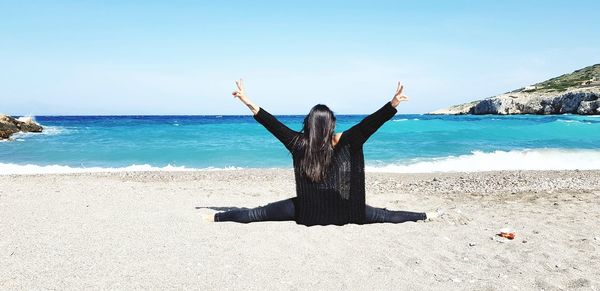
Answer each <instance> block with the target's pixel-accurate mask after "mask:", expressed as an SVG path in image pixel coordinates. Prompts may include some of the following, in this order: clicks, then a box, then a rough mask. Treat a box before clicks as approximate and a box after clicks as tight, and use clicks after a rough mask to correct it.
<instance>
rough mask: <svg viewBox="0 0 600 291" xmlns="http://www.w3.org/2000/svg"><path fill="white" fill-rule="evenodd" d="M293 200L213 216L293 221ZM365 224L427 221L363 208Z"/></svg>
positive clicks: (421, 215) (419, 216)
mask: <svg viewBox="0 0 600 291" xmlns="http://www.w3.org/2000/svg"><path fill="white" fill-rule="evenodd" d="M292 199H293V198H289V199H285V200H281V201H277V202H273V203H269V204H267V205H265V206H259V207H256V208H250V209H248V208H244V209H237V210H231V211H225V212H219V213H216V214H215V218H214V220H215V221H233V222H241V223H249V222H256V221H285V220H294V217H295V208H294V202H293V200H292ZM365 218H366V223H381V222H391V223H401V222H406V221H417V220H425V219H427V215H425V213H422V212H409V211H393V210H387V209H385V208H376V207H371V206H369V205H366V206H365Z"/></svg>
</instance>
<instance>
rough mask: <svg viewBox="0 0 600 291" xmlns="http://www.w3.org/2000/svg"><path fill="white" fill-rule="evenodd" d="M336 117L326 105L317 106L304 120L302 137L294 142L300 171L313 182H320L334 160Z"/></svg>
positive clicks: (298, 137) (299, 136)
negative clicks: (298, 157)
mask: <svg viewBox="0 0 600 291" xmlns="http://www.w3.org/2000/svg"><path fill="white" fill-rule="evenodd" d="M334 130H335V115H334V114H333V111H331V109H329V107H327V106H326V105H323V104H317V105H315V106H314V107H313V108H312V109H311V110H310V112H309V113H308V115H306V117H305V118H304V124H303V126H302V130H301V131H300V133H301V134H300V135H298V136H297V138H296V140H295V141H294V144H295V148H296V149H297V150H298V151H299V154H300V155H301V156H300V170H301V171H302V174H304V175H305V176H306V177H308V178H309V179H310V180H312V181H313V182H320V181H321V180H323V178H324V177H325V172H326V170H327V168H328V167H329V165H330V164H331V160H332V159H333V145H332V144H331V142H332V138H333V132H334Z"/></svg>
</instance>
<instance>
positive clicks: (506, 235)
mask: <svg viewBox="0 0 600 291" xmlns="http://www.w3.org/2000/svg"><path fill="white" fill-rule="evenodd" d="M498 236H501V237H504V238H507V239H510V240H513V239H515V233H514V232H503V231H501V232H500V233H499V234H498Z"/></svg>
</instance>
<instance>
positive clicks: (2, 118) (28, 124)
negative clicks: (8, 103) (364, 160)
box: [0, 114, 43, 139]
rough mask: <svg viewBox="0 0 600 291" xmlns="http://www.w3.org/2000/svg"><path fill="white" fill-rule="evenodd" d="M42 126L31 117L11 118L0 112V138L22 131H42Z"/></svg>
mask: <svg viewBox="0 0 600 291" xmlns="http://www.w3.org/2000/svg"><path fill="white" fill-rule="evenodd" d="M42 130H43V127H42V126H41V125H39V124H38V123H36V122H35V121H34V120H33V119H32V118H30V117H29V118H27V117H26V118H19V119H16V118H13V117H10V116H8V115H1V114H0V139H7V138H9V137H10V136H11V135H12V134H14V133H17V132H19V131H22V132H42Z"/></svg>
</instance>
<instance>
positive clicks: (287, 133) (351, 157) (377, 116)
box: [254, 102, 397, 225]
mask: <svg viewBox="0 0 600 291" xmlns="http://www.w3.org/2000/svg"><path fill="white" fill-rule="evenodd" d="M396 112H397V110H396V109H395V108H394V107H393V106H392V105H391V103H390V102H388V103H386V104H385V105H384V106H383V107H381V108H380V109H379V110H377V111H376V112H375V113H373V114H371V115H369V116H367V117H366V118H364V119H363V120H362V121H361V122H359V123H358V124H356V125H355V126H353V127H351V128H350V129H348V130H346V131H344V132H343V134H342V135H341V137H340V139H339V141H338V142H337V143H336V145H335V147H334V153H333V158H332V160H331V163H330V164H329V166H328V168H327V170H326V174H325V175H324V178H323V179H322V180H321V181H319V182H314V181H313V180H311V179H310V178H308V177H307V176H306V175H304V173H303V172H302V170H301V167H300V160H301V159H302V151H301V150H300V149H297V148H295V147H294V144H295V143H294V140H296V139H297V136H298V135H300V134H301V133H299V132H296V131H293V130H291V129H289V128H288V127H287V126H285V125H284V124H283V123H281V122H279V121H278V120H277V119H276V118H275V117H274V116H272V115H271V114H270V113H268V112H267V111H265V110H264V109H263V108H260V110H259V111H258V113H257V114H256V115H255V116H254V118H255V119H256V120H257V121H258V122H260V123H261V124H263V125H264V126H265V127H266V128H267V130H269V131H270V132H271V133H273V135H275V137H277V139H279V140H280V141H281V142H282V143H283V144H284V146H285V147H286V148H287V149H288V150H289V151H290V152H291V153H292V157H293V160H294V175H295V180H296V198H295V199H294V206H295V209H296V222H297V223H299V224H304V225H326V224H336V225H343V224H347V223H358V224H362V223H364V221H365V173H364V155H363V144H364V143H365V142H366V141H367V139H368V138H369V137H370V136H371V135H372V134H373V133H374V132H375V131H376V130H377V129H378V128H379V127H381V125H383V123H385V122H386V121H387V120H389V119H390V118H392V117H393V116H394V114H395V113H396Z"/></svg>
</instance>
